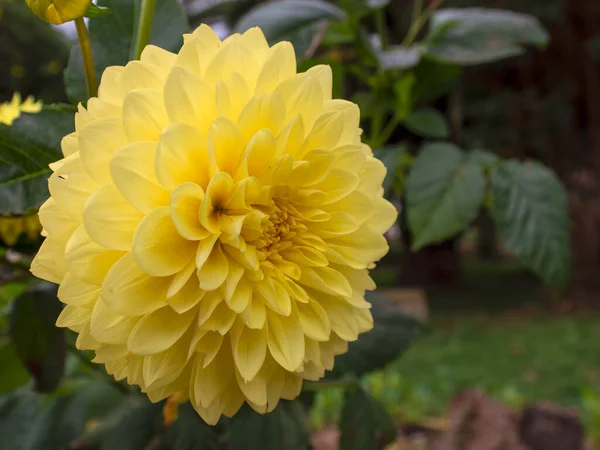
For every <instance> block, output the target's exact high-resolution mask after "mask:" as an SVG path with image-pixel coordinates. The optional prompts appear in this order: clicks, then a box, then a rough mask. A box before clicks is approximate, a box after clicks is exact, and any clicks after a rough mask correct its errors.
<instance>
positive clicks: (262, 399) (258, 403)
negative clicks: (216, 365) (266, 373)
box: [236, 345, 267, 414]
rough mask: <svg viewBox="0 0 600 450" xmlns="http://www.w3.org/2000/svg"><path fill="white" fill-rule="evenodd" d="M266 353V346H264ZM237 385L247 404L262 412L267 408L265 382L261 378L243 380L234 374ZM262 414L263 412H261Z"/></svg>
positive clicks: (239, 375) (240, 376)
mask: <svg viewBox="0 0 600 450" xmlns="http://www.w3.org/2000/svg"><path fill="white" fill-rule="evenodd" d="M265 352H266V345H265ZM236 379H237V384H238V386H239V388H240V390H241V391H242V393H243V394H244V396H245V397H246V400H247V401H248V403H249V404H250V405H251V406H252V407H253V408H254V409H255V410H257V409H258V410H259V411H264V410H265V409H266V406H267V380H266V379H265V378H263V377H261V376H255V377H254V378H250V379H248V380H245V379H244V378H243V377H242V375H241V374H238V373H237V372H236ZM261 413H262V414H264V412H261Z"/></svg>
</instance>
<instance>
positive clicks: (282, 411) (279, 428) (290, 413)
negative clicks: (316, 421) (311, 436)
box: [229, 400, 309, 450]
mask: <svg viewBox="0 0 600 450" xmlns="http://www.w3.org/2000/svg"><path fill="white" fill-rule="evenodd" d="M305 420H306V419H305V413H304V408H303V407H302V404H301V403H300V402H299V401H297V400H296V401H291V402H290V401H285V400H282V401H280V402H279V405H278V406H277V407H276V408H275V410H274V411H273V412H271V413H269V414H266V415H261V414H258V413H257V412H255V411H253V410H251V409H250V408H249V407H247V406H246V407H244V408H242V410H241V411H240V412H238V413H237V414H236V415H235V416H234V417H233V419H232V421H231V441H230V443H229V449H230V450H282V449H285V450H308V448H309V447H308V434H307V431H306V424H305Z"/></svg>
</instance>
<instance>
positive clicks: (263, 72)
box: [255, 41, 296, 94]
mask: <svg viewBox="0 0 600 450" xmlns="http://www.w3.org/2000/svg"><path fill="white" fill-rule="evenodd" d="M295 74H296V53H295V52H294V47H293V46H292V44H291V43H290V42H287V41H283V42H279V43H277V44H275V45H274V46H273V47H271V48H270V49H269V50H268V52H267V55H266V60H265V63H264V64H263V66H262V68H261V69H260V72H259V74H258V79H257V80H256V90H255V93H256V94H270V93H271V92H273V91H274V90H275V89H276V88H277V86H278V85H279V84H280V83H281V82H282V81H283V80H287V79H288V78H291V77H293V76H294V75H295Z"/></svg>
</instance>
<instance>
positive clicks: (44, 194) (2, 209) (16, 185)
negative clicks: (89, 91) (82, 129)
mask: <svg viewBox="0 0 600 450" xmlns="http://www.w3.org/2000/svg"><path fill="white" fill-rule="evenodd" d="M74 128H75V125H74V114H73V111H72V110H70V109H58V108H48V107H45V108H44V109H43V110H42V111H41V112H39V113H37V114H22V115H21V117H19V119H17V120H16V121H15V122H14V123H13V124H12V126H10V127H8V126H4V125H0V191H1V192H2V195H0V215H2V214H6V213H12V214H24V213H27V212H30V211H31V210H34V209H36V208H37V207H39V206H40V205H41V204H42V203H43V202H44V201H45V200H46V199H47V198H48V196H49V194H48V176H49V174H50V173H51V171H50V168H49V167H48V164H50V163H51V162H54V161H56V160H58V159H60V158H62V153H61V151H60V141H61V139H62V138H63V136H65V135H66V134H68V133H70V132H72V131H73V130H74Z"/></svg>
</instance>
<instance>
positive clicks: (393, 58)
mask: <svg viewBox="0 0 600 450" xmlns="http://www.w3.org/2000/svg"><path fill="white" fill-rule="evenodd" d="M377 59H378V61H379V65H380V66H381V68H383V69H386V70H390V69H403V70H405V69H410V68H411V67H414V66H416V65H417V64H418V63H419V60H420V59H421V53H420V52H419V50H418V49H417V48H415V47H411V48H404V47H400V46H397V47H393V48H391V49H390V50H385V51H381V52H378V53H377Z"/></svg>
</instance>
